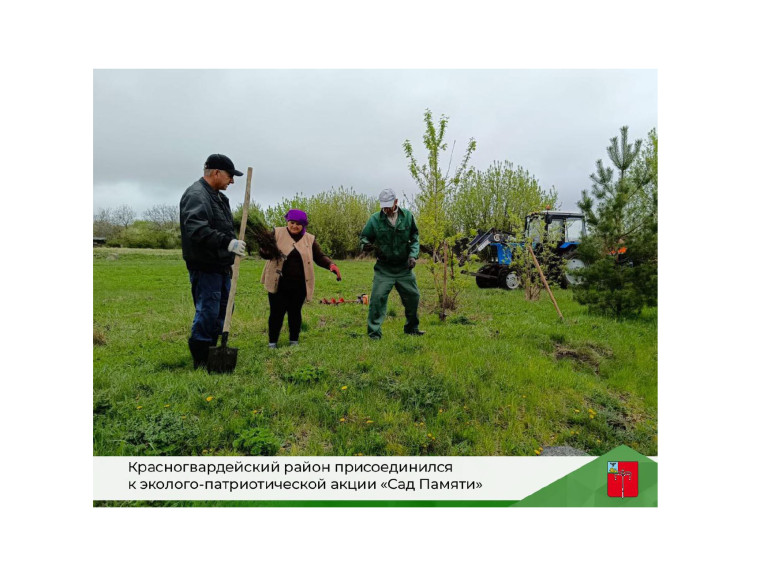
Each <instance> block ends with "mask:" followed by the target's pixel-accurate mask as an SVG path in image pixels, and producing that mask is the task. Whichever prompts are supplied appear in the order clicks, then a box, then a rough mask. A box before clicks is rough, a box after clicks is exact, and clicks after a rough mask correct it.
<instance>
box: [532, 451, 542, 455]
mask: <svg viewBox="0 0 760 569" xmlns="http://www.w3.org/2000/svg"><path fill="white" fill-rule="evenodd" d="M533 452H535V453H536V454H541V451H540V450H534V451H533Z"/></svg>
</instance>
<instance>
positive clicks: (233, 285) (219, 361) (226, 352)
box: [206, 167, 253, 373]
mask: <svg viewBox="0 0 760 569" xmlns="http://www.w3.org/2000/svg"><path fill="white" fill-rule="evenodd" d="M252 177H253V168H251V167H249V168H248V178H247V180H246V181H245V201H244V202H243V218H242V219H241V220H240V237H239V239H240V240H241V241H244V240H245V225H246V223H247V222H248V203H249V202H250V201H251V178H252ZM241 258H242V257H241V256H240V255H235V262H234V263H233V265H232V280H231V282H230V296H229V298H228V299H227V312H226V314H225V315H224V328H223V329H222V345H221V346H219V347H218V348H209V350H208V363H207V364H206V369H207V370H208V372H209V373H232V372H233V371H235V366H236V365H237V356H238V349H237V348H228V347H227V338H228V337H229V335H230V320H231V319H232V308H233V306H234V304H235V292H236V291H237V281H238V275H239V274H240V259H241Z"/></svg>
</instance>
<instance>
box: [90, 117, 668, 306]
mask: <svg viewBox="0 0 760 569" xmlns="http://www.w3.org/2000/svg"><path fill="white" fill-rule="evenodd" d="M448 121H449V119H448V117H446V116H445V115H441V117H440V118H439V119H438V120H437V121H435V120H434V119H433V116H432V113H431V111H430V110H429V109H427V110H426V111H425V114H424V132H423V145H424V149H425V151H426V154H427V155H426V157H425V159H424V160H418V159H417V157H416V156H415V154H414V151H413V148H412V145H411V143H410V141H409V140H406V141H405V142H404V143H403V144H402V147H403V150H404V153H405V155H406V158H407V161H408V163H407V168H408V170H409V173H410V174H411V177H412V179H413V181H414V182H415V184H416V185H417V191H416V192H415V193H414V194H413V195H412V196H411V197H409V196H406V195H404V194H403V192H402V195H404V199H403V200H400V201H401V202H402V205H404V206H406V207H408V208H409V209H411V210H412V212H413V213H414V215H415V217H416V218H417V224H418V226H419V228H420V243H421V247H422V250H423V251H425V252H426V253H427V254H428V255H429V256H430V258H431V259H432V261H433V262H432V263H430V264H429V265H428V268H429V270H431V271H432V272H433V279H434V282H435V286H436V290H437V293H438V303H437V304H438V306H437V308H438V311H439V315H440V316H441V318H445V316H446V311H447V310H449V309H454V308H455V307H456V296H457V294H458V291H459V289H461V278H458V277H457V271H456V270H455V267H454V262H455V255H454V254H453V248H454V244H455V242H456V241H457V240H458V239H461V238H462V237H469V236H472V235H475V234H477V233H479V232H482V231H485V230H488V229H490V228H491V227H493V228H496V229H498V230H500V231H502V232H506V233H510V234H512V235H514V236H515V237H516V238H517V239H520V238H522V231H523V228H524V223H525V218H526V216H527V215H528V214H529V213H531V212H533V211H538V210H543V209H556V208H557V207H559V204H558V196H557V191H556V190H555V189H554V187H550V188H544V187H542V186H541V185H540V183H539V181H538V180H537V179H536V178H535V176H533V175H532V174H531V173H530V172H528V171H527V170H525V169H524V168H523V167H521V166H519V165H515V164H513V163H512V162H510V161H508V160H503V161H496V162H494V163H493V164H491V165H490V166H488V167H487V168H486V169H485V170H478V169H476V168H474V167H472V166H471V165H470V159H471V157H472V155H473V153H474V152H475V150H476V148H477V143H476V141H475V140H474V139H470V140H469V141H468V143H467V145H466V146H465V149H464V152H463V156H462V157H461V159H459V160H458V161H457V165H456V166H455V167H454V169H453V171H452V168H451V165H452V162H454V146H455V144H454V145H452V149H451V151H450V152H449V151H448V143H447V142H446V141H445V134H446V129H447V126H448ZM455 143H456V141H455ZM610 143H611V144H610V146H609V147H607V156H608V158H609V160H610V162H611V163H612V166H611V167H609V166H605V164H604V162H603V161H602V160H601V159H600V160H598V161H597V164H596V171H595V172H593V173H592V174H591V175H590V179H591V182H592V184H591V190H590V191H589V190H584V191H583V197H582V199H581V200H580V201H579V202H578V204H577V207H578V208H579V209H580V210H581V211H582V212H583V213H584V215H585V216H586V220H587V226H588V229H589V232H588V236H587V237H586V238H585V239H583V241H582V243H581V246H580V248H579V250H578V253H579V254H580V255H581V257H582V259H583V260H584V262H585V264H586V267H585V269H583V270H582V271H581V273H582V274H581V275H580V276H581V277H582V278H583V282H582V284H581V285H580V286H577V287H575V288H574V294H575V298H576V299H577V300H578V301H579V302H581V303H582V304H586V305H588V306H589V307H590V309H592V310H596V311H599V312H601V313H605V314H610V315H613V316H616V317H619V316H630V315H637V314H639V313H640V312H641V310H642V308H643V307H644V306H656V303H657V146H658V138H657V131H656V129H652V130H651V131H650V132H649V133H648V135H647V139H646V142H645V141H644V140H641V139H638V140H635V141H633V142H632V143H631V142H629V141H628V127H625V126H624V127H621V129H620V137H619V138H618V137H613V138H611V139H610ZM381 189H382V188H381V187H378V188H375V189H374V190H373V192H372V195H366V194H364V193H360V192H356V191H355V190H354V189H353V188H345V187H343V186H339V187H338V188H331V189H330V190H327V191H322V192H319V193H317V194H315V195H312V196H306V195H304V194H301V193H296V194H295V195H294V196H293V197H290V198H285V199H283V200H282V201H280V202H279V203H278V204H277V205H275V206H270V207H267V208H266V209H263V208H262V207H261V206H260V205H259V204H257V203H255V202H252V203H251V205H250V207H251V215H252V218H256V219H263V220H264V221H265V223H266V224H267V225H268V226H269V227H275V226H281V225H283V224H284V215H285V212H287V211H288V210H289V209H293V208H295V209H301V210H304V211H306V212H307V213H308V215H309V231H310V232H311V233H313V234H315V235H316V236H317V237H318V238H319V241H320V244H321V245H322V248H323V250H324V251H325V252H326V253H327V254H328V255H330V256H331V257H333V258H335V259H345V258H350V257H355V256H359V255H361V250H360V247H359V239H358V235H359V233H360V232H361V230H362V228H363V227H364V225H365V223H366V221H367V219H368V218H369V216H370V215H372V214H373V213H375V212H376V211H378V209H379V202H378V199H377V194H378V193H379V191H380V190H381ZM396 189H397V190H398V188H396ZM573 209H575V208H573ZM234 217H235V219H236V221H237V222H238V224H239V220H240V218H241V217H242V204H241V205H239V206H238V207H237V209H236V211H235V212H234ZM93 234H94V236H95V237H105V238H106V244H107V245H111V246H122V247H151V248H178V247H180V246H181V239H180V231H179V207H178V205H167V204H163V205H157V206H154V207H152V208H150V209H148V210H146V211H145V212H143V215H142V217H141V218H140V219H138V218H137V214H136V212H135V211H134V210H133V209H132V208H131V207H130V206H128V205H122V206H119V207H117V208H113V209H111V208H106V209H100V210H99V211H98V212H97V213H96V214H95V216H94V220H93ZM252 252H255V249H252Z"/></svg>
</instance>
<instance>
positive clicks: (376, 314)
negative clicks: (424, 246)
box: [367, 263, 420, 338]
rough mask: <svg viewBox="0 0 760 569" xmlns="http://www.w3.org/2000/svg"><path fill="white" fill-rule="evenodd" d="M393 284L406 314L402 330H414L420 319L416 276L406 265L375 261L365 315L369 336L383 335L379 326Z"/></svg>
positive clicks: (377, 336) (381, 322)
mask: <svg viewBox="0 0 760 569" xmlns="http://www.w3.org/2000/svg"><path fill="white" fill-rule="evenodd" d="M394 286H395V287H396V290H397V291H398V294H399V296H400V297H401V303H402V304H403V305H404V312H405V314H406V324H405V325H404V332H407V333H410V332H414V331H415V330H417V328H418V326H419V325H420V320H419V318H417V307H418V306H419V304H420V290H419V289H418V288H417V278H416V277H415V276H414V273H413V272H412V270H411V269H409V268H408V267H407V266H406V265H403V266H401V267H389V266H387V265H381V264H380V263H376V264H375V278H374V279H373V281H372V294H371V295H370V297H369V316H368V317H367V333H368V334H369V336H370V338H380V337H382V335H383V334H382V332H381V330H380V327H381V326H382V324H383V320H385V310H386V308H387V306H388V295H389V294H390V293H391V289H392V288H393V287H394Z"/></svg>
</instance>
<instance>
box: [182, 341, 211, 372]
mask: <svg viewBox="0 0 760 569" xmlns="http://www.w3.org/2000/svg"><path fill="white" fill-rule="evenodd" d="M187 345H188V347H189V348H190V353H191V354H192V356H193V368H194V369H198V368H199V367H206V363H207V362H208V349H209V348H210V347H211V342H201V341H200V340H193V339H192V338H188V340H187Z"/></svg>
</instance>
